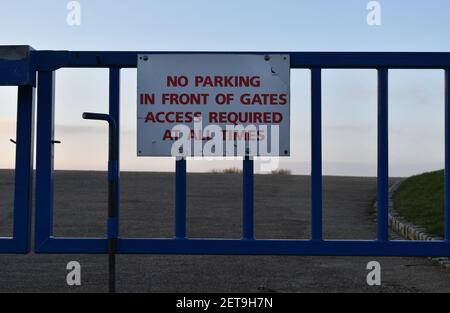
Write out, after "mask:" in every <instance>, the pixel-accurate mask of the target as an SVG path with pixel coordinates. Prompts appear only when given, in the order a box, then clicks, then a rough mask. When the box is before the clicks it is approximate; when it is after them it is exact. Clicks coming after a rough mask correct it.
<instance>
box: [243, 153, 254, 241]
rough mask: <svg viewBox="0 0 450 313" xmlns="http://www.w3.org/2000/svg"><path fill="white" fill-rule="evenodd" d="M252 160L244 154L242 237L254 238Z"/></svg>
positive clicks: (246, 238)
mask: <svg viewBox="0 0 450 313" xmlns="http://www.w3.org/2000/svg"><path fill="white" fill-rule="evenodd" d="M253 172H254V171H253V160H252V159H250V157H248V156H246V157H245V159H244V161H243V169H242V177H243V179H242V239H245V240H253V239H254V221H253V219H254V212H253V192H254V183H253V174H254V173H253Z"/></svg>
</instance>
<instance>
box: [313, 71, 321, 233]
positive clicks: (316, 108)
mask: <svg viewBox="0 0 450 313" xmlns="http://www.w3.org/2000/svg"><path fill="white" fill-rule="evenodd" d="M311 239H312V240H322V69H320V68H312V69H311Z"/></svg>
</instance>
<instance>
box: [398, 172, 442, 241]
mask: <svg viewBox="0 0 450 313" xmlns="http://www.w3.org/2000/svg"><path fill="white" fill-rule="evenodd" d="M394 203H395V208H396V209H397V211H398V212H399V213H400V214H401V215H402V216H403V217H404V218H406V219H407V220H408V221H410V222H411V223H414V224H415V225H417V226H422V227H424V228H425V229H426V230H427V231H428V232H429V233H430V234H432V235H435V236H440V237H443V235H444V171H443V170H441V171H436V172H429V173H424V174H421V175H416V176H412V177H410V178H408V179H407V180H406V181H404V182H403V183H402V184H401V185H400V187H399V188H398V190H397V192H396V193H395V195H394Z"/></svg>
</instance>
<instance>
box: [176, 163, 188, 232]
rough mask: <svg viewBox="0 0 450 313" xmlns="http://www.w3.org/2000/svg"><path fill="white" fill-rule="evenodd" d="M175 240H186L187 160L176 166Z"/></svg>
mask: <svg viewBox="0 0 450 313" xmlns="http://www.w3.org/2000/svg"><path fill="white" fill-rule="evenodd" d="M175 238H176V239H186V159H184V158H182V159H180V160H177V161H176V164H175Z"/></svg>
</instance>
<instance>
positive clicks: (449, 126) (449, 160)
mask: <svg viewBox="0 0 450 313" xmlns="http://www.w3.org/2000/svg"><path fill="white" fill-rule="evenodd" d="M444 74H445V137H444V138H445V169H444V227H445V236H444V237H445V240H447V241H450V172H449V171H450V68H447V69H445V72H444Z"/></svg>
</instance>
